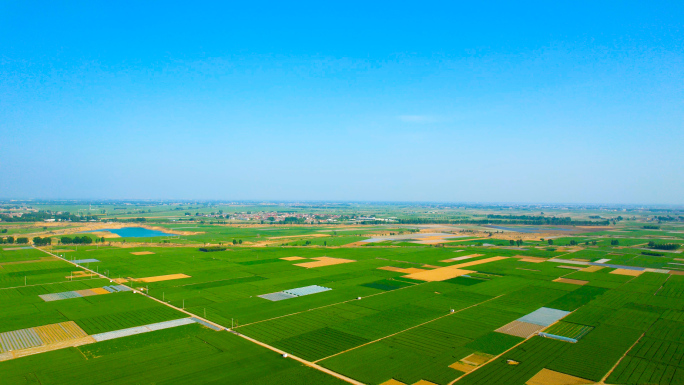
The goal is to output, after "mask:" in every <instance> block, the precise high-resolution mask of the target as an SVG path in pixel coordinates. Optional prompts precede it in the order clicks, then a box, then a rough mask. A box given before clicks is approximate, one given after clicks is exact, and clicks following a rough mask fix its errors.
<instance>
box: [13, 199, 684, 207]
mask: <svg viewBox="0 0 684 385" xmlns="http://www.w3.org/2000/svg"><path fill="white" fill-rule="evenodd" d="M12 202H72V203H75V202H88V203H94V202H103V203H105V202H136V203H137V202H140V203H155V202H159V203H178V204H181V203H182V204H188V203H224V204H230V203H236V204H242V203H276V204H296V203H356V204H442V205H446V204H448V205H518V206H526V205H527V206H613V207H625V206H629V207H634V206H642V207H677V208H682V209H684V203H605V202H603V203H590V202H581V203H578V202H575V203H571V202H514V201H434V200H433V201H431V200H323V199H310V200H289V199H283V200H275V199H156V198H0V204H8V203H12Z"/></svg>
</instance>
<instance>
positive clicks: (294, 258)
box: [280, 257, 306, 261]
mask: <svg viewBox="0 0 684 385" xmlns="http://www.w3.org/2000/svg"><path fill="white" fill-rule="evenodd" d="M280 259H282V260H285V261H299V260H300V259H306V258H302V257H284V258H280Z"/></svg>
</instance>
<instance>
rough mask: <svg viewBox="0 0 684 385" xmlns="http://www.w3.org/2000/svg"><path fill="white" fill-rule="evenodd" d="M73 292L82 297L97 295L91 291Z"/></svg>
mask: <svg viewBox="0 0 684 385" xmlns="http://www.w3.org/2000/svg"><path fill="white" fill-rule="evenodd" d="M75 292H76V293H78V294H80V295H81V296H83V297H90V296H91V295H98V293H96V292H94V291H92V290H91V289H84V290H76V291H75Z"/></svg>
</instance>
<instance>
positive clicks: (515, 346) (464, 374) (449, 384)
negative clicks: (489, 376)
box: [447, 310, 576, 385]
mask: <svg viewBox="0 0 684 385" xmlns="http://www.w3.org/2000/svg"><path fill="white" fill-rule="evenodd" d="M574 311H576V310H573V312H574ZM566 317H567V315H566ZM563 318H565V317H563ZM563 318H561V319H559V320H557V321H556V322H554V323H552V324H551V325H549V326H546V327H544V329H542V330H540V331H543V330H546V329H548V328H550V327H551V326H553V325H555V324H557V323H559V322H561V321H562V320H563ZM537 333H538V332H535V333H534V334H532V335H531V336H529V337H527V338H525V339H524V340H522V341H520V342H518V343H517V344H515V345H513V346H511V347H510V348H508V349H506V351H504V352H502V353H501V354H499V355H497V356H494V357H493V358H492V359H491V360H489V361H487V362H485V363H484V364H482V365H480V366H478V367H476V368H475V369H473V370H471V371H470V372H468V373H463V374H461V375H460V376H458V377H456V378H455V379H454V380H453V381H451V382H449V383H448V384H447V385H453V384H454V383H456V382H457V381H459V380H460V379H461V378H463V377H465V376H467V375H469V374H470V373H472V372H474V371H476V370H478V369H480V368H484V367H485V366H487V364H491V363H492V362H494V361H496V360H497V359H499V358H500V357H501V356H503V355H504V354H506V353H508V352H510V351H511V350H513V349H515V348H517V347H518V346H520V345H522V344H524V343H525V342H527V341H529V340H530V339H532V337H535V336H537Z"/></svg>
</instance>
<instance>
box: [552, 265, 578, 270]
mask: <svg viewBox="0 0 684 385" xmlns="http://www.w3.org/2000/svg"><path fill="white" fill-rule="evenodd" d="M556 267H557V268H559V269H568V270H584V268H582V267H579V266H574V265H573V266H568V265H560V266H556Z"/></svg>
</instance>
